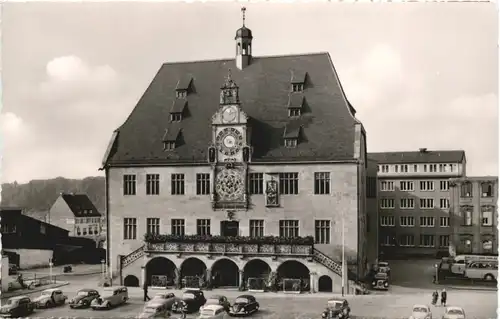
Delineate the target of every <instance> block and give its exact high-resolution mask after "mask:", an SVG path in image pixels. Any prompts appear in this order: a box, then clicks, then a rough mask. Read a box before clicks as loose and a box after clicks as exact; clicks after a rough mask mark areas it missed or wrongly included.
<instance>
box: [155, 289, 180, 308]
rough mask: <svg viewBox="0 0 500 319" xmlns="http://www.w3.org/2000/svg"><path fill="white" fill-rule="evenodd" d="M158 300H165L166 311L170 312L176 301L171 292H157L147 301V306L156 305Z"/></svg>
mask: <svg viewBox="0 0 500 319" xmlns="http://www.w3.org/2000/svg"><path fill="white" fill-rule="evenodd" d="M158 300H160V301H163V300H165V304H166V306H167V309H169V310H170V309H172V305H173V304H174V302H175V301H176V300H178V298H177V297H176V296H175V295H174V294H173V293H171V292H165V291H162V292H159V293H157V294H156V295H154V297H153V299H151V301H149V302H148V304H149V303H157V301H158Z"/></svg>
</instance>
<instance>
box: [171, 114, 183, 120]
mask: <svg viewBox="0 0 500 319" xmlns="http://www.w3.org/2000/svg"><path fill="white" fill-rule="evenodd" d="M180 121H182V113H170V122H180Z"/></svg>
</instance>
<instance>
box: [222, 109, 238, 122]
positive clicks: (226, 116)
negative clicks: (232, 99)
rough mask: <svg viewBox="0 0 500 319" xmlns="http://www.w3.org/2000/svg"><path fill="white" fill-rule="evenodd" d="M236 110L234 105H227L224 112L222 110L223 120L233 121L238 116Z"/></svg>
mask: <svg viewBox="0 0 500 319" xmlns="http://www.w3.org/2000/svg"><path fill="white" fill-rule="evenodd" d="M236 114H237V112H236V110H235V108H234V107H227V108H226V109H225V110H224V111H223V112H222V120H223V121H224V122H232V121H234V119H235V118H236Z"/></svg>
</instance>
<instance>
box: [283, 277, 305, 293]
mask: <svg viewBox="0 0 500 319" xmlns="http://www.w3.org/2000/svg"><path fill="white" fill-rule="evenodd" d="M301 288H302V287H301V280H300V279H290V278H283V292H286V293H294V294H300V291H301Z"/></svg>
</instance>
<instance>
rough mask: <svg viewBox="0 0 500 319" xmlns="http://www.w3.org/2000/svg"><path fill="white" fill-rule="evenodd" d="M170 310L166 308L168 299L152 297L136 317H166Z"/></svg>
mask: <svg viewBox="0 0 500 319" xmlns="http://www.w3.org/2000/svg"><path fill="white" fill-rule="evenodd" d="M168 317H170V311H169V308H168V299H152V300H151V301H150V302H148V303H147V304H146V305H145V306H144V308H143V309H142V312H141V313H140V314H139V315H138V316H137V317H136V318H137V319H149V318H168Z"/></svg>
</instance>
